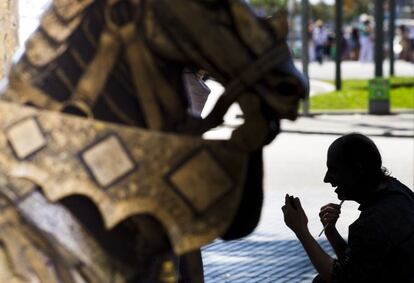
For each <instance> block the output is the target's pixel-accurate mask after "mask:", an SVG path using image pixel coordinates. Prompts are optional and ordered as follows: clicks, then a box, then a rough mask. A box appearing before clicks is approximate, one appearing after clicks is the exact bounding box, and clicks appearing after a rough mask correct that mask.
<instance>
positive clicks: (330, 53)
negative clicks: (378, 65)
mask: <svg viewBox="0 0 414 283" xmlns="http://www.w3.org/2000/svg"><path fill="white" fill-rule="evenodd" d="M308 32H309V58H310V60H311V61H317V62H319V63H320V64H322V63H323V61H324V60H325V59H334V58H335V54H336V49H335V32H334V30H333V28H331V27H328V26H326V25H325V24H324V22H323V21H322V20H317V21H315V22H314V23H311V24H310V25H309V30H308ZM395 39H396V41H395V43H396V46H397V48H396V49H398V50H394V52H395V54H396V58H397V59H401V60H405V61H409V62H414V26H411V27H408V26H405V25H400V26H398V27H397V31H396V34H395ZM341 47H342V60H355V61H360V62H372V61H373V59H374V27H373V20H372V17H371V16H369V15H366V14H362V15H361V16H360V18H359V22H358V24H357V25H353V26H352V25H351V26H346V27H345V29H344V32H343V36H342V46H341Z"/></svg>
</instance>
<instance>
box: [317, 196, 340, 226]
mask: <svg viewBox="0 0 414 283" xmlns="http://www.w3.org/2000/svg"><path fill="white" fill-rule="evenodd" d="M340 214H341V206H340V205H339V204H334V203H329V204H327V205H324V206H322V207H321V210H320V212H319V218H320V220H321V222H322V225H323V227H325V226H326V225H328V226H327V227H326V229H325V231H329V230H332V229H335V225H336V221H338V218H339V215H340Z"/></svg>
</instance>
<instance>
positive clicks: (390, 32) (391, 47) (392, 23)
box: [388, 0, 395, 77]
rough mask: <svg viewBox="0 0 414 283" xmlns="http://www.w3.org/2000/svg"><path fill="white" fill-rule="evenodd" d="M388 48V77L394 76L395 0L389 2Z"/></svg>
mask: <svg viewBox="0 0 414 283" xmlns="http://www.w3.org/2000/svg"><path fill="white" fill-rule="evenodd" d="M389 10H390V16H389V25H388V46H389V58H390V77H392V76H394V61H395V60H394V59H395V58H394V34H395V0H389Z"/></svg>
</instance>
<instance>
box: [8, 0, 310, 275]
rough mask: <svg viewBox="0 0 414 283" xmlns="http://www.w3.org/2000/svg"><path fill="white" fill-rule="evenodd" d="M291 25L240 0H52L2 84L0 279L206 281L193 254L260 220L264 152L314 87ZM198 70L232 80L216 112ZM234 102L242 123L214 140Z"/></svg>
mask: <svg viewBox="0 0 414 283" xmlns="http://www.w3.org/2000/svg"><path fill="white" fill-rule="evenodd" d="M286 35H287V24H286V18H285V17H283V16H281V17H275V18H271V19H266V20H264V19H260V18H258V17H256V16H255V15H254V14H253V13H252V11H251V10H250V9H249V7H248V6H247V5H246V4H245V3H244V2H243V1H237V0H76V1H75V0H54V1H53V2H52V3H51V4H50V7H49V9H48V10H47V11H46V12H45V14H44V15H43V16H42V18H41V21H40V25H39V27H38V28H37V30H36V31H35V32H34V34H33V35H32V36H31V37H30V39H29V40H28V41H27V43H26V45H25V50H24V52H23V53H22V54H21V55H20V57H19V58H18V60H17V61H16V63H14V64H13V65H12V67H11V70H10V73H9V75H8V80H7V81H6V84H5V86H4V88H2V90H1V92H0V93H2V95H1V98H2V99H1V101H0V113H1V119H0V282H45V283H54V282H64V283H66V282H70V283H72V282H76V283H78V282H88V283H91V282H94V283H95V282H97V283H101V282H108V283H115V282H116V283H118V282H178V280H181V281H180V282H183V281H185V280H186V282H203V278H202V268H201V266H200V255H199V253H197V251H199V249H200V247H202V246H203V245H205V244H207V243H209V242H211V241H213V240H214V239H216V238H220V237H221V238H223V239H236V238H240V237H243V236H245V235H247V234H249V233H250V232H251V231H252V230H253V229H254V228H255V226H256V225H257V222H258V220H259V217H260V210H261V202H262V173H263V172H262V147H263V146H264V145H266V144H268V143H269V142H271V141H272V140H273V138H275V136H276V135H277V133H278V132H279V120H280V119H283V118H287V119H291V120H294V119H295V118H296V116H297V110H298V104H299V101H300V99H301V98H303V97H305V96H306V94H307V91H308V87H307V82H306V80H305V79H304V78H303V77H302V76H301V74H300V73H299V72H298V71H297V70H296V69H295V67H294V66H293V63H292V59H291V56H290V52H289V49H288V47H287V45H286ZM187 68H191V69H193V70H205V71H206V72H207V73H208V74H209V75H210V76H211V77H213V78H214V79H216V80H217V81H219V82H220V83H222V84H223V85H224V86H225V89H226V91H225V93H224V94H223V95H222V96H221V97H220V99H219V100H218V102H217V103H216V105H215V107H214V109H213V110H212V112H211V113H210V114H209V115H208V116H207V117H206V118H205V119H201V118H200V117H195V116H192V115H191V114H190V113H189V111H188V109H189V103H188V99H187V94H186V91H185V86H184V83H183V71H184V70H185V69H187ZM234 102H238V103H239V105H240V107H241V109H242V111H243V113H244V123H243V124H242V125H241V126H239V127H238V128H237V129H235V130H234V132H233V134H232V137H231V138H230V139H229V140H205V139H203V138H202V134H203V133H204V132H206V131H208V130H209V129H212V128H214V127H217V126H219V125H220V124H222V121H223V116H224V114H225V113H226V111H227V109H228V108H229V106H230V105H231V104H232V103H234ZM179 259H181V260H179ZM193 259H194V260H195V261H193ZM179 261H181V264H180V266H181V267H182V268H181V272H178V267H177V266H178V264H179ZM180 275H181V277H180ZM184 277H187V279H185V278H184ZM180 278H181V279H180Z"/></svg>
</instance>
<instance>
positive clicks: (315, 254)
mask: <svg viewBox="0 0 414 283" xmlns="http://www.w3.org/2000/svg"><path fill="white" fill-rule="evenodd" d="M282 211H283V214H284V218H285V223H286V225H287V226H288V227H289V228H290V229H291V230H292V231H293V232H294V233H295V234H296V236H297V237H298V239H299V241H300V242H301V244H302V246H303V248H304V249H305V251H306V253H307V254H308V256H309V259H310V261H311V262H312V264H313V266H314V267H315V269H316V270H317V271H318V273H319V275H320V276H321V277H322V279H323V280H325V281H326V282H327V283H329V282H331V280H332V270H333V263H334V259H333V258H331V257H330V256H329V255H328V254H327V253H326V252H325V251H324V250H323V249H322V248H321V246H319V244H318V242H316V240H315V239H314V238H313V237H312V235H311V233H310V232H309V229H308V218H307V216H306V214H305V211H304V210H303V208H302V205H301V203H300V200H299V198H294V199H293V198H290V197H289V195H286V199H285V205H284V206H283V207H282Z"/></svg>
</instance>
